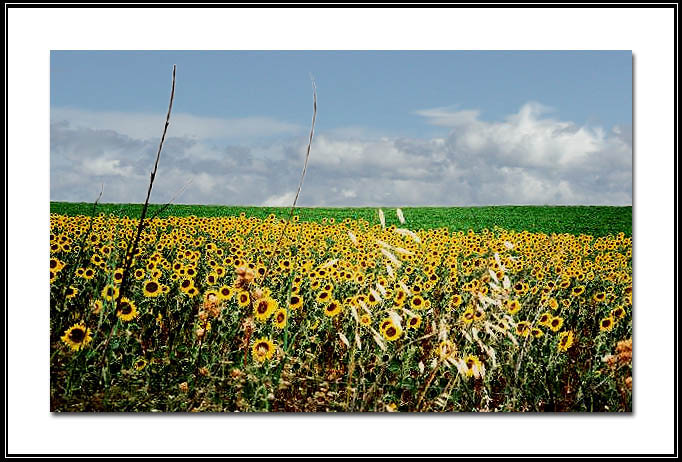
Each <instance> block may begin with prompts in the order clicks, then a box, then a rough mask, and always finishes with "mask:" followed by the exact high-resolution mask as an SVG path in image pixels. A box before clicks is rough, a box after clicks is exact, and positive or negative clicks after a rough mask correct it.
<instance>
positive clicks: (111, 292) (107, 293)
mask: <svg viewBox="0 0 682 462" xmlns="http://www.w3.org/2000/svg"><path fill="white" fill-rule="evenodd" d="M100 295H101V296H102V298H103V299H104V300H106V301H108V302H111V301H114V300H116V299H117V298H118V287H114V286H113V285H108V286H106V287H104V289H102V293H101V294H100Z"/></svg>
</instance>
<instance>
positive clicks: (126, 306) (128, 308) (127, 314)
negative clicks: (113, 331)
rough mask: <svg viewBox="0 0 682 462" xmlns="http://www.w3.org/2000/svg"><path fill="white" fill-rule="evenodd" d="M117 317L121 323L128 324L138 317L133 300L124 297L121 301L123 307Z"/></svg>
mask: <svg viewBox="0 0 682 462" xmlns="http://www.w3.org/2000/svg"><path fill="white" fill-rule="evenodd" d="M116 316H118V318H119V319H120V320H121V321H124V322H128V321H131V320H132V319H134V318H135V317H136V316H137V307H136V306H135V303H134V302H133V301H132V300H128V299H127V298H125V297H123V298H122V299H121V306H120V307H119V308H118V309H117V310H116Z"/></svg>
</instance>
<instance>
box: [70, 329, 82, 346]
mask: <svg viewBox="0 0 682 462" xmlns="http://www.w3.org/2000/svg"><path fill="white" fill-rule="evenodd" d="M84 338H85V332H84V331H83V329H80V328H77V329H71V332H69V340H71V341H72V342H75V343H80V342H82V341H83V339H84Z"/></svg>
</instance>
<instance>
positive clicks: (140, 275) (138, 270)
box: [134, 268, 144, 281]
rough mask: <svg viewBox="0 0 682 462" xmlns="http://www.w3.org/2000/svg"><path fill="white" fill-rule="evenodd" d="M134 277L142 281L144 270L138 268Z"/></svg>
mask: <svg viewBox="0 0 682 462" xmlns="http://www.w3.org/2000/svg"><path fill="white" fill-rule="evenodd" d="M134 275H135V279H137V280H138V281H140V280H142V279H144V270H143V269H142V268H138V269H136V270H135V273H134Z"/></svg>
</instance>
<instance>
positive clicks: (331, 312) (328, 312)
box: [324, 300, 343, 317]
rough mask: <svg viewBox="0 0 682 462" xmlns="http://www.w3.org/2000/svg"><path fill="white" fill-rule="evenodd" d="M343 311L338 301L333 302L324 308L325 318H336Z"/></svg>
mask: <svg viewBox="0 0 682 462" xmlns="http://www.w3.org/2000/svg"><path fill="white" fill-rule="evenodd" d="M342 310H343V306H342V305H341V303H339V301H338V300H332V301H331V302H329V303H328V304H327V305H326V306H325V307H324V314H325V316H329V317H334V316H336V315H337V314H339V313H340V312H341V311H342Z"/></svg>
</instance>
